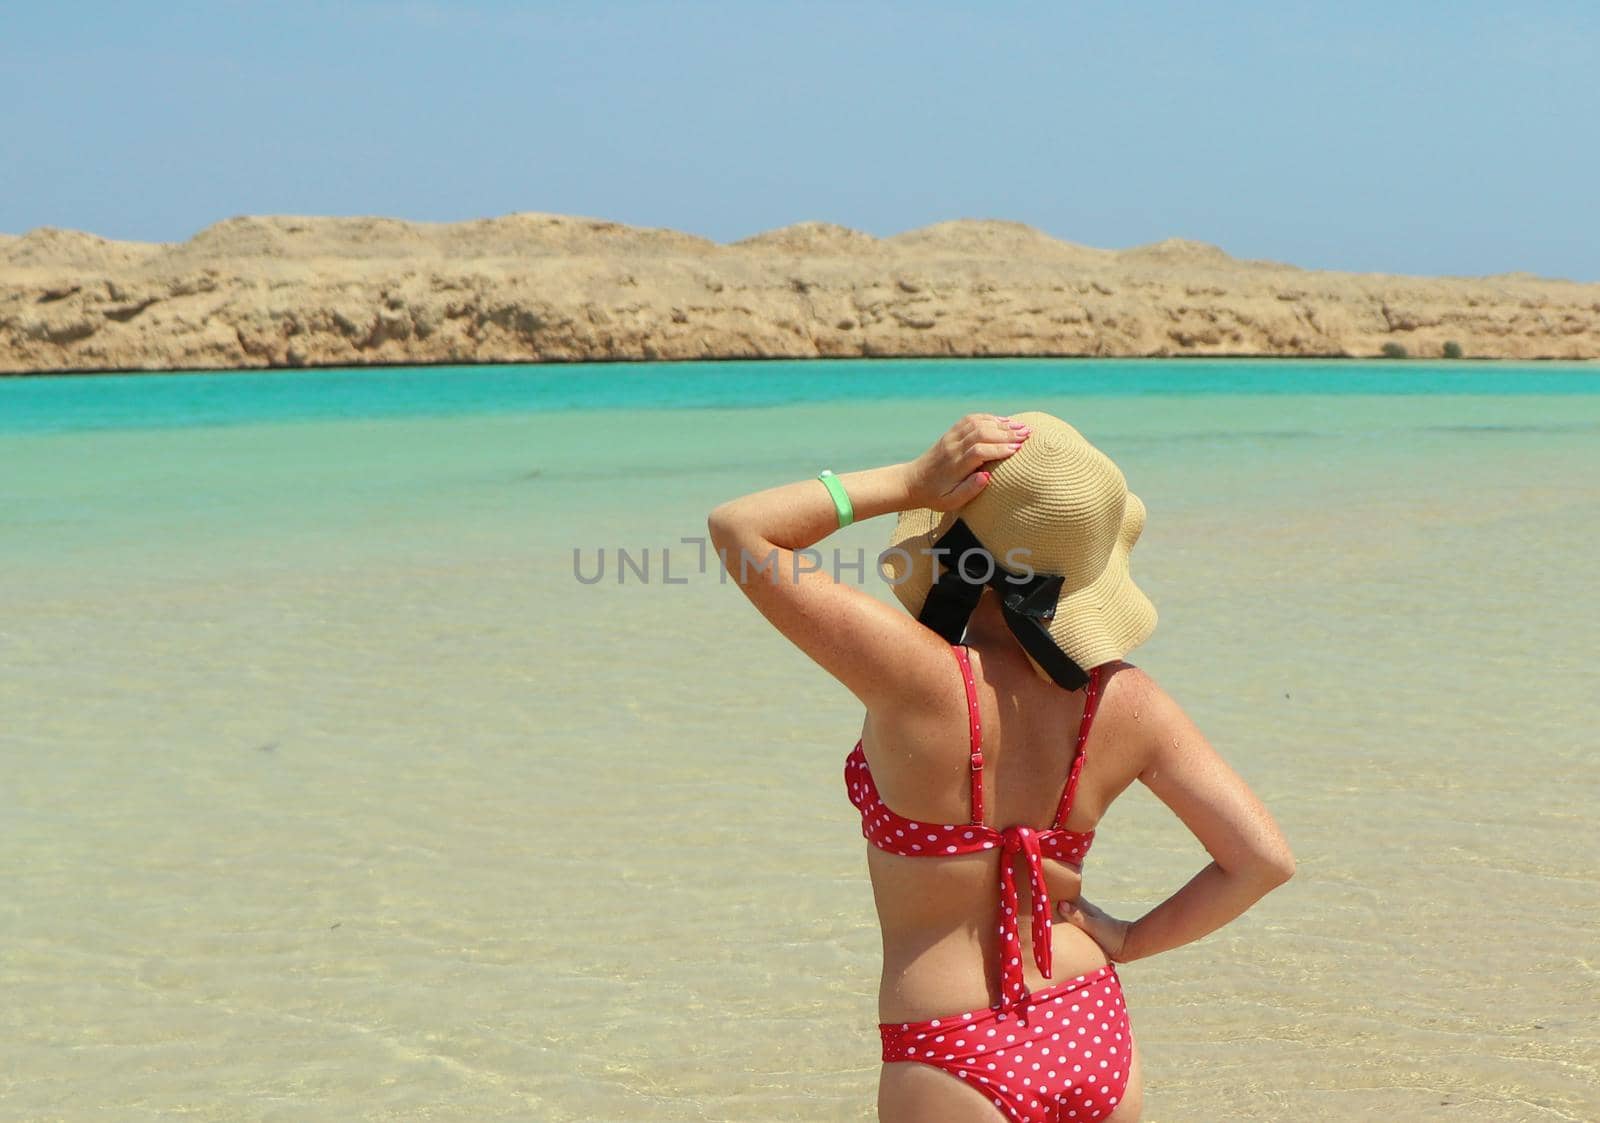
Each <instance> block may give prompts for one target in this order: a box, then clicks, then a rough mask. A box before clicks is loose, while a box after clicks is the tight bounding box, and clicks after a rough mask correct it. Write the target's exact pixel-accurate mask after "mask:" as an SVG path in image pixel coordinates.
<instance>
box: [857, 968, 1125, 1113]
mask: <svg viewBox="0 0 1600 1123" xmlns="http://www.w3.org/2000/svg"><path fill="white" fill-rule="evenodd" d="M878 1032H879V1033H880V1034H881V1035H882V1037H883V1059H884V1062H885V1063H889V1062H893V1061H912V1062H915V1063H917V1064H925V1065H932V1066H933V1067H934V1068H937V1069H942V1070H943V1071H945V1072H948V1073H949V1074H950V1075H951V1076H954V1077H955V1078H956V1079H957V1080H960V1081H961V1082H963V1083H964V1084H968V1085H970V1086H972V1087H973V1088H976V1089H977V1090H978V1091H980V1092H982V1093H983V1094H984V1095H986V1096H988V1097H989V1098H990V1099H991V1100H993V1101H994V1105H995V1106H996V1107H998V1108H999V1109H1000V1110H1001V1111H1003V1112H1004V1113H1005V1115H1006V1118H1008V1119H1010V1120H1013V1121H1014V1123H1054V1121H1057V1120H1064V1121H1067V1123H1092V1121H1093V1120H1098V1119H1104V1118H1105V1117H1106V1116H1107V1115H1110V1114H1111V1112H1112V1111H1114V1110H1115V1109H1116V1106H1117V1101H1119V1100H1120V1099H1121V1098H1122V1093H1123V1091H1124V1090H1125V1089H1126V1088H1127V1086H1128V1075H1129V1073H1128V1069H1129V1064H1130V1062H1131V1061H1132V1059H1133V1031H1132V1029H1131V1028H1130V1027H1129V1025H1128V1009H1127V1007H1126V1006H1125V1005H1123V1001H1122V982H1121V980H1119V979H1118V978H1117V971H1116V968H1115V967H1114V966H1113V965H1112V964H1110V963H1107V964H1106V965H1105V966H1104V967H1100V968H1097V969H1096V970H1094V971H1091V972H1089V973H1088V974H1087V975H1079V976H1078V977H1077V978H1075V979H1069V980H1067V981H1066V982H1064V983H1060V984H1058V985H1056V986H1053V987H1050V988H1049V989H1047V990H1040V991H1035V992H1033V993H1032V994H1030V995H1029V996H1028V997H1027V998H1026V999H1024V1000H1023V1001H1022V1003H1021V1004H1019V1005H1018V1006H1016V1007H1015V1008H1014V1009H1013V1010H1012V1012H1011V1013H1009V1014H1002V1013H1000V1012H999V1011H998V1010H996V1009H993V1008H985V1009H983V1010H974V1011H972V1012H971V1013H967V1014H952V1015H950V1016H949V1017H944V1018H934V1019H933V1020H932V1021H927V1022H911V1023H902V1022H894V1023H884V1024H881V1025H879V1026H878Z"/></svg>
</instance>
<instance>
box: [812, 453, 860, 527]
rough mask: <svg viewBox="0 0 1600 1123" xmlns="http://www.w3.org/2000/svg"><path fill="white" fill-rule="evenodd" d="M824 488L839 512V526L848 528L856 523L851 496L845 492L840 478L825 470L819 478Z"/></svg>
mask: <svg viewBox="0 0 1600 1123" xmlns="http://www.w3.org/2000/svg"><path fill="white" fill-rule="evenodd" d="M817 479H819V480H821V481H822V483H823V486H825V487H826V488H827V489H828V494H829V495H831V496H833V507H834V510H836V511H838V512H839V526H840V527H846V526H849V525H850V524H851V523H853V522H855V521H856V509H855V507H854V506H852V505H851V503H850V496H849V495H848V494H846V492H845V490H844V484H842V483H840V482H839V477H838V476H836V475H834V474H833V473H832V472H830V471H829V470H828V469H826V468H824V469H823V470H822V474H821V475H820V476H818V477H817Z"/></svg>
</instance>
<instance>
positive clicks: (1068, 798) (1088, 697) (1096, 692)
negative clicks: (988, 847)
mask: <svg viewBox="0 0 1600 1123" xmlns="http://www.w3.org/2000/svg"><path fill="white" fill-rule="evenodd" d="M1103 669H1104V668H1103V667H1095V668H1093V669H1092V670H1090V672H1089V687H1088V692H1087V693H1086V694H1085V695H1084V699H1083V720H1082V721H1081V722H1079V723H1078V740H1077V743H1076V744H1075V745H1074V746H1073V749H1072V769H1071V771H1069V772H1068V773H1067V786H1066V788H1065V789H1064V790H1063V791H1062V793H1061V806H1060V807H1059V808H1058V809H1057V810H1056V822H1055V828H1054V829H1055V830H1061V829H1062V828H1063V827H1064V826H1065V825H1066V822H1067V816H1068V815H1070V814H1071V813H1072V802H1073V800H1074V799H1076V798H1077V795H1078V777H1079V776H1081V775H1082V774H1083V762H1084V760H1085V759H1086V757H1087V755H1088V754H1087V752H1086V750H1087V749H1088V747H1089V728H1090V727H1091V726H1092V725H1094V715H1095V711H1096V710H1097V709H1099V708H1100V689H1101V687H1102V685H1103V684H1104V681H1105V680H1104V678H1103V676H1102V675H1101V671H1102V670H1103Z"/></svg>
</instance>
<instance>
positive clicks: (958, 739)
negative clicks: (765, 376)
mask: <svg viewBox="0 0 1600 1123" xmlns="http://www.w3.org/2000/svg"><path fill="white" fill-rule="evenodd" d="M819 481H820V482H819ZM891 512H898V513H900V519H899V522H898V524H897V526H896V529H895V533H894V535H893V537H892V539H891V546H890V549H889V550H888V551H886V553H885V554H884V556H883V558H882V562H883V567H884V573H885V576H887V577H888V578H889V580H890V583H891V584H892V585H893V587H894V590H895V593H896V595H897V596H898V597H899V598H900V600H901V602H902V603H903V604H904V605H905V606H906V607H907V608H908V609H909V610H910V611H911V614H912V615H911V616H905V615H902V614H900V613H899V612H897V611H896V610H894V609H893V608H891V607H889V606H888V605H886V604H884V603H883V602H881V601H879V600H878V599H876V598H874V597H872V596H871V595H869V594H868V593H866V592H865V591H863V590H861V589H858V588H854V587H852V586H850V585H848V584H844V583H841V582H839V581H837V580H835V579H834V577H833V575H832V572H831V571H832V570H833V568H834V567H832V566H828V565H823V564H821V563H820V560H819V557H818V556H817V555H816V554H815V552H814V551H813V552H810V553H807V552H806V551H808V548H810V547H812V546H814V545H815V544H816V543H818V542H820V541H821V540H822V539H823V538H825V537H827V536H828V534H829V533H831V532H832V531H833V530H835V529H837V528H838V527H840V526H843V525H847V524H849V523H850V522H852V521H854V520H856V519H863V518H872V517H876V516H878V515H884V514H889V513H891ZM1143 523H1144V506H1143V504H1142V503H1140V501H1139V499H1138V497H1137V496H1135V495H1133V494H1132V493H1131V492H1129V491H1128V490H1127V486H1126V483H1125V481H1124V480H1123V476H1122V473H1121V472H1120V471H1118V469H1117V467H1116V465H1114V464H1113V463H1112V462H1111V461H1110V460H1109V459H1108V458H1107V457H1106V456H1105V455H1104V454H1103V453H1101V452H1100V451H1099V450H1098V449H1096V448H1094V446H1092V445H1090V444H1089V443H1088V442H1087V441H1086V440H1084V439H1083V437H1082V436H1081V435H1080V434H1078V432H1077V431H1076V430H1074V429H1073V428H1072V427H1071V426H1070V425H1067V424H1066V423H1065V422H1063V421H1060V420H1059V419H1057V418H1054V417H1051V416H1049V415H1047V414H1021V415H1018V416H1016V417H1014V418H1006V417H995V416H991V415H986V414H984V415H972V416H969V417H966V418H963V419H962V420H961V421H959V422H957V424H956V425H955V427H954V428H952V429H951V430H950V431H949V432H948V433H946V434H945V435H944V436H943V437H941V438H940V439H939V440H938V441H937V442H936V443H935V444H934V446H933V447H932V448H930V449H929V450H928V451H927V452H925V453H923V454H922V455H921V456H920V457H918V458H917V459H916V460H913V461H911V462H909V463H904V464H895V465H891V466H889V467H885V468H875V469H871V470H868V471H863V472H852V473H849V474H847V475H843V476H833V475H832V474H831V473H826V472H825V473H823V475H822V476H820V477H819V478H818V479H816V480H806V481H803V482H800V483H792V484H787V485H785V486H783V487H777V488H772V489H770V490H768V491H762V492H758V493H756V494H754V495H748V496H745V497H744V498H742V499H736V500H733V501H732V502H729V503H725V504H723V505H722V506H720V507H718V508H717V509H716V510H715V511H713V512H712V513H711V517H710V529H711V537H712V541H713V542H714V543H715V545H716V546H717V548H718V549H719V551H721V554H722V557H723V564H724V565H725V566H726V567H727V568H728V570H729V572H730V574H731V575H732V576H733V577H734V578H735V579H737V580H738V582H739V584H740V587H741V588H742V589H743V590H744V592H745V594H746V595H747V596H749V598H750V600H751V601H752V602H753V603H754V604H755V606H756V607H757V608H758V609H760V610H761V612H762V614H763V615H765V616H766V617H767V619H768V620H769V621H771V623H772V624H773V625H774V626H775V627H776V628H777V629H778V630H779V631H781V632H782V633H783V634H784V635H785V636H787V637H788V638H789V639H790V640H791V641H793V642H794V643H795V644H796V645H797V646H798V647H800V648H801V649H802V650H803V651H805V653H806V654H807V655H809V656H811V658H813V659H814V660H816V662H818V663H820V664H821V665H822V667H823V668H824V669H825V670H827V671H828V672H829V673H830V674H832V675H833V676H834V677H836V678H837V679H838V680H839V681H840V682H841V683H843V684H844V685H845V686H846V687H847V688H849V690H850V691H851V692H852V693H854V694H855V695H856V697H857V698H859V699H860V700H861V702H862V704H863V705H865V706H866V710H867V714H866V721H865V723H864V725H863V727H862V734H861V740H860V742H859V743H858V744H857V746H856V749H855V751H854V752H853V753H851V755H850V757H849V759H848V760H847V762H846V769H845V780H846V785H847V789H848V792H849V795H850V798H851V800H852V802H853V803H855V805H856V807H857V808H858V809H859V810H860V811H861V813H862V832H863V834H864V835H865V836H866V837H867V839H868V841H869V843H870V845H869V847H868V850H867V866H868V870H869V872H870V874H871V877H872V887H873V894H874V897H875V899H876V903H877V910H878V918H879V921H880V923H881V925H882V929H883V977H882V981H881V984H880V989H879V996H878V1012H879V1018H880V1023H881V1024H880V1034H881V1036H882V1039H883V1061H884V1066H883V1069H882V1071H881V1074H880V1079H879V1090H878V1112H879V1117H880V1119H882V1120H883V1121H885V1123H900V1121H905V1123H925V1121H929V1120H934V1121H940V1123H962V1121H967V1120H970V1121H972V1123H980V1121H981V1123H994V1121H995V1120H997V1119H1009V1120H1013V1121H1016V1123H1033V1121H1035V1120H1055V1119H1063V1120H1073V1121H1075V1123H1079V1121H1089V1120H1114V1121H1122V1120H1133V1119H1137V1118H1138V1117H1139V1112H1140V1107H1141V1099H1142V1096H1141V1086H1140V1075H1139V1057H1138V1053H1137V1051H1136V1050H1135V1048H1134V1044H1133V1040H1132V1033H1131V1030H1130V1028H1129V1025H1128V1019H1127V1012H1126V1009H1125V1007H1124V1006H1123V1001H1122V988H1121V983H1120V980H1119V979H1118V976H1117V972H1116V967H1115V964H1117V963H1126V962H1129V961H1131V960H1134V959H1141V958H1144V957H1146V956H1151V955H1155V954H1157V953H1158V952H1163V951H1167V950H1170V949H1172V948H1175V947H1178V946H1180V945H1182V944H1186V943H1189V942H1190V941H1192V940H1197V939H1199V938H1200V937H1202V936H1204V935H1206V934H1207V933H1209V932H1212V931H1214V930H1216V929H1217V928H1219V927H1221V926H1222V925H1224V924H1226V923H1227V922H1228V921H1230V920H1232V919H1234V918H1235V917H1237V916H1239V915H1240V914H1241V913H1243V912H1244V911H1245V910H1246V909H1248V908H1249V907H1250V906H1251V905H1252V904H1254V903H1255V902H1256V901H1257V900H1259V899H1260V898H1261V897H1262V896H1264V895H1265V894H1266V893H1267V892H1268V891H1269V890H1271V889H1272V888H1273V887H1275V886H1277V885H1281V884H1282V883H1283V882H1284V881H1286V880H1288V878H1289V876H1290V875H1291V874H1292V872H1293V870H1294V861H1293V858H1292V857H1291V855H1290V853H1289V847H1288V845H1287V843H1286V842H1285V841H1284V838H1283V836H1282V834H1281V833H1280V832H1279V830H1278V828H1277V825H1276V824H1275V823H1274V822H1273V820H1272V817H1271V816H1270V815H1269V814H1268V813H1267V811H1266V809H1265V808H1264V807H1262V805H1261V804H1260V802H1259V801H1257V799H1256V798H1255V797H1254V796H1253V795H1252V794H1251V792H1250V790H1249V788H1248V787H1247V786H1246V785H1245V783H1244V781H1243V780H1241V779H1240V778H1239V777H1238V776H1237V775H1236V774H1235V773H1234V772H1233V771H1232V769H1230V768H1229V767H1228V765H1227V764H1226V763H1225V762H1224V761H1223V760H1222V758H1221V757H1219V756H1218V755H1217V753H1216V752H1215V751H1214V750H1213V749H1212V748H1211V746H1210V745H1209V744H1207V742H1206V739H1205V737H1204V736H1203V735H1202V734H1201V733H1200V731H1199V730H1198V729H1196V728H1195V726H1194V724H1193V723H1192V722H1190V721H1189V719H1188V718H1187V717H1186V716H1185V715H1184V713H1183V711H1182V710H1181V709H1180V708H1179V707H1178V705H1177V703H1175V702H1174V701H1173V700H1172V699H1171V698H1169V697H1168V696H1167V695H1166V693H1165V692H1164V691H1163V690H1162V689H1161V688H1160V687H1159V686H1158V685H1157V684H1156V683H1155V682H1154V680H1152V679H1151V678H1150V677H1149V676H1148V675H1146V674H1145V673H1144V672H1143V671H1141V670H1139V669H1138V668H1137V667H1135V666H1133V665H1132V664H1130V663H1127V662H1124V661H1123V660H1122V656H1123V655H1125V654H1126V653H1127V652H1128V651H1129V650H1130V649H1132V648H1133V647H1135V646H1136V645H1137V644H1139V643H1140V642H1142V641H1143V640H1144V639H1145V638H1147V637H1148V636H1149V634H1150V632H1151V631H1152V630H1153V629H1154V627H1155V610H1154V608H1153V607H1152V606H1151V605H1150V602H1149V601H1148V600H1147V599H1146V598H1145V596H1144V594H1143V593H1142V592H1140V591H1139V589H1138V587H1137V586H1135V585H1134V584H1133V581H1132V579H1131V577H1130V576H1129V573H1128V555H1129V551H1131V549H1132V548H1133V544H1134V542H1135V541H1137V539H1138V537H1139V532H1140V530H1141V529H1142V527H1143ZM913 617H915V618H913ZM963 641H964V642H963ZM1072 731H1076V734H1077V735H1076V737H1073V736H1071V735H1070V734H1071V732H1072ZM1136 779H1137V780H1140V781H1142V782H1143V783H1144V784H1146V785H1147V786H1148V787H1149V788H1150V789H1151V790H1152V791H1153V792H1154V793H1155V794H1156V795H1157V796H1158V797H1159V798H1160V799H1162V800H1163V801H1164V802H1165V803H1166V804H1167V805H1168V806H1169V807H1170V808H1172V810H1173V811H1174V812H1175V813H1176V814H1177V815H1178V817H1179V818H1180V819H1181V820H1182V821H1183V822H1184V824H1185V825H1187V826H1188V827H1189V829H1190V830H1191V831H1193V832H1194V835H1195V837H1196V838H1198V839H1199V841H1200V842H1201V843H1202V844H1203V845H1204V846H1205V848H1206V849H1207V850H1208V851H1209V852H1210V854H1211V855H1212V858H1213V861H1212V862H1211V863H1210V864H1209V865H1208V866H1206V867H1205V869H1203V870H1201V871H1200V872H1199V873H1198V874H1197V875H1196V876H1195V877H1194V878H1193V879H1192V880H1191V881H1189V883H1188V884H1186V885H1185V886H1183V887H1182V888H1181V889H1179V890H1178V891H1177V892H1176V893H1174V894H1173V895H1172V896H1171V897H1169V898H1168V899H1167V900H1166V901H1164V902H1163V903H1162V904H1160V905H1158V906H1157V907H1156V908H1154V909H1152V910H1151V911H1150V912H1149V913H1147V914H1146V915H1144V916H1142V917H1140V918H1139V919H1138V920H1135V921H1132V922H1129V921H1124V920H1118V919H1115V918H1113V917H1111V916H1109V915H1107V914H1106V913H1105V912H1103V911H1101V910H1100V909H1098V908H1096V907H1095V906H1094V905H1092V904H1090V903H1089V901H1088V900H1087V899H1085V898H1084V897H1083V896H1081V894H1080V892H1079V890H1080V888H1081V886H1082V871H1083V858H1084V855H1085V854H1086V853H1087V851H1088V848H1089V843H1090V841H1091V840H1092V837H1093V831H1094V827H1095V824H1096V823H1097V822H1098V821H1099V820H1100V818H1101V816H1102V815H1104V814H1105V812H1106V810H1107V808H1109V807H1110V806H1111V804H1112V802H1113V801H1114V800H1115V799H1116V798H1117V796H1118V795H1120V794H1121V793H1122V792H1123V790H1124V789H1126V788H1127V787H1128V785H1129V784H1131V783H1132V782H1133V781H1134V780H1136ZM921 859H932V860H921ZM997 886H998V889H997ZM1051 901H1055V902H1058V904H1057V905H1056V908H1055V912H1054V916H1055V917H1056V918H1057V919H1059V920H1064V921H1067V922H1068V923H1066V924H1062V925H1060V926H1058V927H1057V928H1056V929H1055V930H1054V933H1053V935H1052V926H1051V919H1052V910H1051V905H1050V902H1051ZM1025 917H1026V918H1027V920H1026V922H1024V921H1023V918H1025Z"/></svg>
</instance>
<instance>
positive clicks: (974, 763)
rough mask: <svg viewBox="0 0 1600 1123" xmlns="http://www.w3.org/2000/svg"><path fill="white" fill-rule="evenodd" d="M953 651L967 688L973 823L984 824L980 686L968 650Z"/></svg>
mask: <svg viewBox="0 0 1600 1123" xmlns="http://www.w3.org/2000/svg"><path fill="white" fill-rule="evenodd" d="M951 650H953V651H954V652H955V653H956V661H957V662H959V663H960V664H961V683H962V685H963V686H965V687H966V688H967V729H968V733H969V743H970V744H971V746H972V755H971V756H970V757H969V758H968V760H969V762H970V764H971V778H972V821H973V822H974V823H979V824H981V823H982V822H983V723H982V721H980V720H979V718H978V686H977V684H976V683H975V682H973V680H972V660H971V659H969V658H968V657H967V649H966V647H964V646H962V645H961V644H951Z"/></svg>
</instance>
